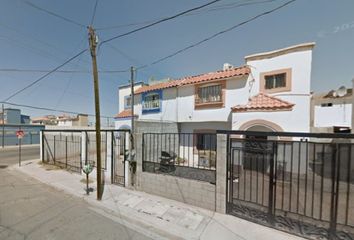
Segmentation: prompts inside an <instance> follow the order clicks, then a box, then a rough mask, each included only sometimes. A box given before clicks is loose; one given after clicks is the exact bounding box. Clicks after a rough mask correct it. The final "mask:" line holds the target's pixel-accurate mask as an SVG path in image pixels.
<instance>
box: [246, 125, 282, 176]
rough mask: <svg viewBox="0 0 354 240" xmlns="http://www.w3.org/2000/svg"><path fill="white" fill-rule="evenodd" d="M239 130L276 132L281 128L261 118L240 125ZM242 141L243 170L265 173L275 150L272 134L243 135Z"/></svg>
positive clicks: (274, 138) (276, 138)
mask: <svg viewBox="0 0 354 240" xmlns="http://www.w3.org/2000/svg"><path fill="white" fill-rule="evenodd" d="M240 130H244V131H254V132H277V131H283V129H282V128H281V127H280V126H279V125H277V124H275V123H273V122H270V121H266V120H263V119H256V120H251V121H248V122H246V123H244V124H243V125H241V127H240ZM245 139H246V141H244V142H243V149H244V150H243V154H244V155H243V168H244V170H245V171H254V172H260V173H267V172H268V171H269V163H270V160H271V158H272V157H273V155H274V151H276V146H277V144H276V143H275V140H278V139H279V138H278V137H274V136H266V135H264V136H252V135H245Z"/></svg>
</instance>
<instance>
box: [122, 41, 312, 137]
mask: <svg viewBox="0 0 354 240" xmlns="http://www.w3.org/2000/svg"><path fill="white" fill-rule="evenodd" d="M314 46H315V44H314V43H305V44H300V45H295V46H291V47H287V48H284V49H279V50H275V51H271V52H265V53H259V54H254V55H249V56H246V57H245V65H244V66H241V67H233V66H231V65H230V64H224V68H223V69H222V70H219V71H215V72H210V73H205V74H200V75H197V76H191V77H185V78H182V79H178V80H170V81H167V82H163V83H158V84H154V85H144V86H143V85H142V83H141V86H140V87H138V85H136V88H135V89H136V90H135V110H134V111H135V115H136V117H137V119H138V120H142V121H160V122H175V123H178V124H179V130H180V131H181V132H196V131H201V130H203V131H216V130H219V129H220V130H249V129H252V130H269V131H297V132H308V131H309V130H310V117H309V115H310V114H309V113H310V98H311V94H310V81H311V61H312V50H313V48H314ZM126 88H127V89H128V90H129V91H127V92H128V94H127V95H130V89H129V88H128V87H126V86H123V87H121V88H120V91H119V104H120V109H119V110H120V113H119V114H118V116H117V119H120V116H122V117H123V116H125V115H124V114H123V113H125V111H123V110H124V109H123V108H122V107H123V106H124V107H126V104H124V99H126V97H127V95H124V94H123V90H124V89H126ZM129 117H131V114H130V115H129ZM119 126H121V125H120V124H118V125H117V128H119Z"/></svg>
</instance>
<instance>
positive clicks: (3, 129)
mask: <svg viewBox="0 0 354 240" xmlns="http://www.w3.org/2000/svg"><path fill="white" fill-rule="evenodd" d="M1 115H2V148H4V147H5V110H4V104H2V114H1Z"/></svg>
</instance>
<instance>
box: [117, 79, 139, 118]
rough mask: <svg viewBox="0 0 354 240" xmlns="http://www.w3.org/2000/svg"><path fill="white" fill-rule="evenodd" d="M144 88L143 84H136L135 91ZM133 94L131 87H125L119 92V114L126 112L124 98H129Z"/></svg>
mask: <svg viewBox="0 0 354 240" xmlns="http://www.w3.org/2000/svg"><path fill="white" fill-rule="evenodd" d="M141 86H142V84H136V85H135V86H134V91H135V90H136V89H138V88H140V87H141ZM130 94H131V91H130V87H124V88H120V89H119V90H118V104H119V107H118V112H121V111H123V110H124V98H125V97H126V96H129V95H130Z"/></svg>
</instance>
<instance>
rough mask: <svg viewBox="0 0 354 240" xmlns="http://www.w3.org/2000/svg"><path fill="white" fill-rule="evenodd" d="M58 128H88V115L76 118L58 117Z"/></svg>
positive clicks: (79, 115) (80, 115)
mask: <svg viewBox="0 0 354 240" xmlns="http://www.w3.org/2000/svg"><path fill="white" fill-rule="evenodd" d="M57 119H58V127H87V126H88V115H87V114H78V115H77V116H76V117H72V116H67V115H62V116H58V118H57Z"/></svg>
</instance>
